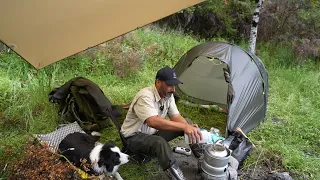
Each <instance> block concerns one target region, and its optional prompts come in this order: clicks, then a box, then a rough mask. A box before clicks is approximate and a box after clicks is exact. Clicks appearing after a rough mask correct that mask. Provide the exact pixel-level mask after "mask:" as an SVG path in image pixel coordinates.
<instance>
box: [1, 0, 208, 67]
mask: <svg viewBox="0 0 320 180" xmlns="http://www.w3.org/2000/svg"><path fill="white" fill-rule="evenodd" d="M201 2H203V0H161V1H147V0H130V1H127V0H103V1H102V0H90V1H88V0H68V1H65V0H46V1H43V0H28V1H20V0H3V1H1V3H0V4H1V5H0V19H1V21H0V27H1V28H0V41H2V42H3V43H5V44H6V45H7V46H8V47H10V48H11V49H12V50H14V51H15V52H16V53H18V54H19V55H20V56H22V57H23V58H24V59H25V60H26V61H28V62H29V63H30V64H32V65H33V66H34V67H35V68H37V69H41V68H43V67H45V66H47V65H49V64H52V63H54V62H56V61H58V60H61V59H63V58H65V57H68V56H70V55H72V54H75V53H77V52H80V51H82V50H85V49H87V48H90V47H93V46H95V45H98V44H101V43H103V42H105V41H108V40H110V39H113V38H115V37H117V36H120V35H122V34H125V33H127V32H129V31H132V30H134V29H136V28H139V27H142V26H144V25H146V24H149V23H151V22H154V21H156V20H159V19H161V18H164V17H166V16H169V15H170V14H173V13H175V12H177V11H180V10H182V9H185V8H187V7H190V6H193V5H195V4H198V3H201Z"/></svg>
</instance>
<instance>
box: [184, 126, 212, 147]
mask: <svg viewBox="0 0 320 180" xmlns="http://www.w3.org/2000/svg"><path fill="white" fill-rule="evenodd" d="M199 130H200V132H201V134H202V140H201V141H200V142H199V143H208V144H212V137H211V134H210V132H208V131H207V130H205V129H200V128H199ZM184 140H185V142H186V144H190V143H191V142H189V137H188V135H187V134H184ZM195 141H196V139H194V140H193V142H195Z"/></svg>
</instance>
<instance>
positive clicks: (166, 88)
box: [158, 80, 176, 98]
mask: <svg viewBox="0 0 320 180" xmlns="http://www.w3.org/2000/svg"><path fill="white" fill-rule="evenodd" d="M158 81H159V82H158V83H159V88H158V91H159V95H160V97H161V98H170V97H171V95H172V94H173V93H174V92H175V91H176V86H175V85H168V84H167V83H166V82H165V81H160V80H158Z"/></svg>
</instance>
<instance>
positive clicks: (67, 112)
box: [49, 77, 122, 132]
mask: <svg viewBox="0 0 320 180" xmlns="http://www.w3.org/2000/svg"><path fill="white" fill-rule="evenodd" d="M49 101H50V102H51V103H57V104H58V105H59V110H58V120H59V123H64V124H65V123H71V122H75V121H77V122H78V124H79V125H80V126H81V128H82V129H83V130H84V131H86V132H92V131H100V130H101V129H103V128H106V127H109V126H112V123H111V121H110V118H111V119H112V120H113V121H116V119H115V118H116V117H119V116H121V115H122V113H121V112H120V111H118V110H117V108H116V106H115V105H113V104H112V103H111V101H110V100H109V99H108V98H107V97H106V96H105V95H104V93H103V91H102V90H101V89H100V88H99V86H98V85H97V84H95V83H94V82H92V81H90V80H89V79H86V78H83V77H76V78H73V79H71V80H69V81H68V82H67V83H65V84H64V85H62V86H61V87H59V88H54V89H53V90H52V91H51V92H50V93H49ZM114 123H118V122H114Z"/></svg>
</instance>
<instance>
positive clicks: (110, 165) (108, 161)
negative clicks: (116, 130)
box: [98, 143, 129, 174]
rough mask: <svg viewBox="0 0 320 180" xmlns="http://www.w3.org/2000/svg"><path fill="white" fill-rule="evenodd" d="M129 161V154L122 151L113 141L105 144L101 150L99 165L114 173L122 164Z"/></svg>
mask: <svg viewBox="0 0 320 180" xmlns="http://www.w3.org/2000/svg"><path fill="white" fill-rule="evenodd" d="M128 161H129V155H127V154H125V153H122V152H121V151H120V149H119V148H118V147H117V146H115V145H114V144H113V143H107V144H105V145H103V147H102V149H101V151H100V158H99V161H98V166H99V167H103V166H104V167H105V168H106V170H107V172H108V173H111V174H113V173H115V172H117V171H118V168H119V166H120V165H122V164H125V163H127V162H128Z"/></svg>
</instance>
